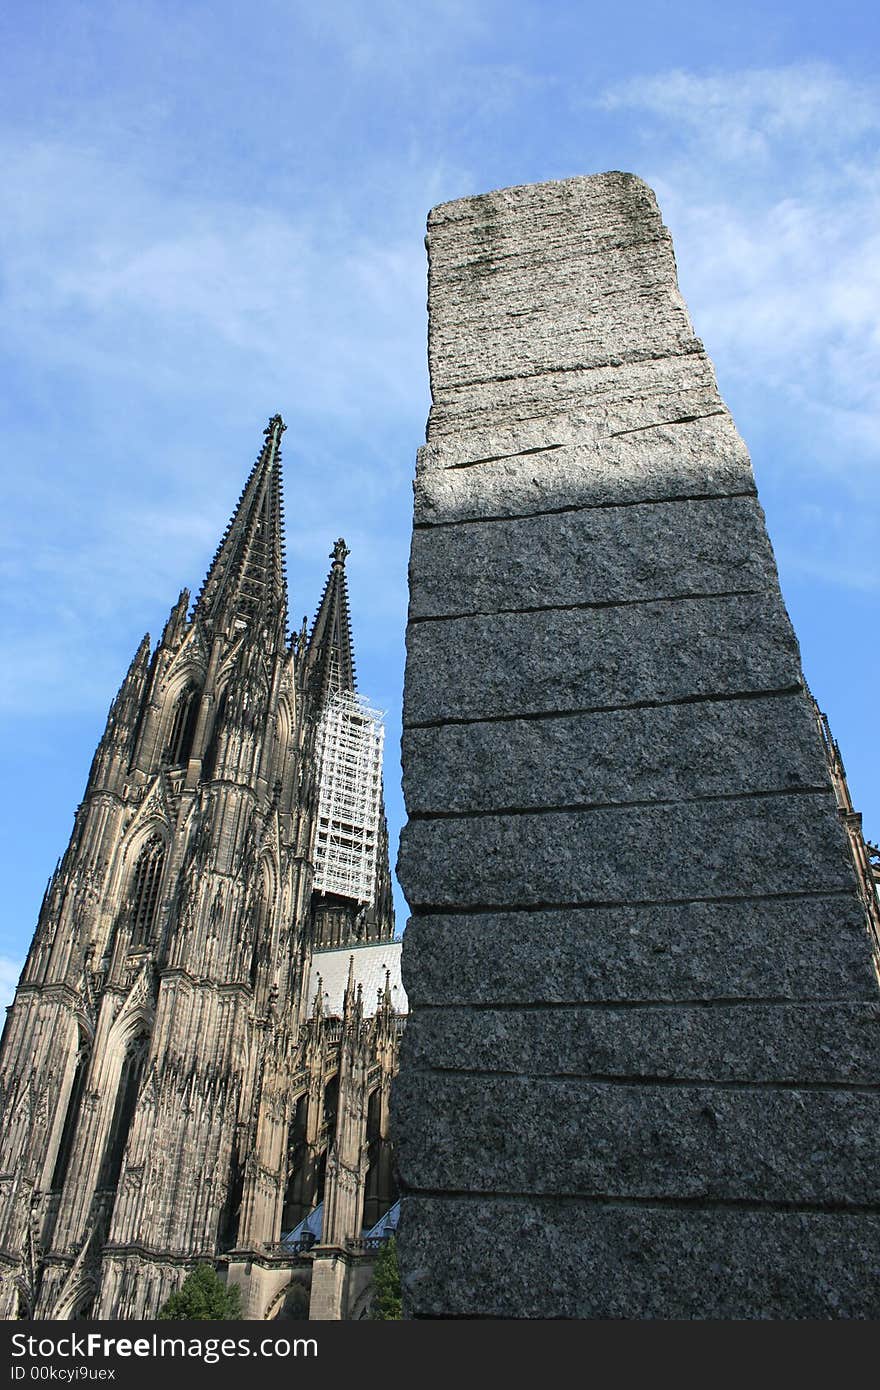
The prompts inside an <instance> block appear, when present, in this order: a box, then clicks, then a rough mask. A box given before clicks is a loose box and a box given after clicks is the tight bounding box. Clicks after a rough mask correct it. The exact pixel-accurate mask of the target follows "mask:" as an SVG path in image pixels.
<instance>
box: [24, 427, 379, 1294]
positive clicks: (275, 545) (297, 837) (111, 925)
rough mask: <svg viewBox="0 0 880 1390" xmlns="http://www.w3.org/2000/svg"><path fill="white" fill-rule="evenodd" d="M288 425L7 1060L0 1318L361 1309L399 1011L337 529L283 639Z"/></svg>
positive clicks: (110, 735)
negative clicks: (215, 1280)
mask: <svg viewBox="0 0 880 1390" xmlns="http://www.w3.org/2000/svg"><path fill="white" fill-rule="evenodd" d="M284 428H285V427H284V424H283V422H282V420H281V417H280V416H275V417H274V419H272V420H271V421H270V422H269V426H268V428H267V430H266V432H265V443H264V445H263V448H262V450H261V452H260V455H259V457H258V459H257V462H256V464H255V465H254V468H253V470H252V472H251V474H250V477H249V478H248V481H247V484H246V486H245V489H244V491H243V493H242V495H241V498H240V500H239V503H238V506H237V507H236V509H235V512H234V514H233V517H232V520H231V521H230V523H229V526H228V527H227V529H226V532H225V534H224V536H223V539H222V541H221V543H220V546H219V548H218V550H217V553H216V555H215V557H214V560H213V563H212V564H211V567H210V570H209V572H208V576H207V578H206V580H205V583H204V585H203V587H202V590H201V592H200V594H199V596H198V598H197V600H196V602H195V605H194V606H193V607H192V611H191V613H190V596H189V593H188V592H187V591H186V590H184V592H183V593H181V595H180V598H179V600H178V602H177V603H176V604H175V606H174V607H173V609H172V610H171V614H170V617H169V618H168V621H167V623H166V625H165V628H164V631H163V633H162V636H161V639H160V641H159V643H158V644H157V646H156V647H155V649H153V650H151V645H150V639H149V637H148V636H147V637H145V638H144V640H143V641H142V643H141V645H140V647H139V648H138V650H137V653H136V654H135V657H134V660H133V661H132V663H131V666H130V668H129V670H128V673H127V675H126V677H125V679H124V681H123V683H122V686H121V688H120V690H119V693H118V695H117V696H116V699H115V700H114V701H113V704H112V706H111V708H110V713H109V717H108V720H107V727H106V730H105V732H104V735H103V737H102V739H101V741H100V744H99V745H98V749H97V751H96V753H95V756H94V760H93V762H92V766H91V771H90V773H89V779H88V785H87V787H86V791H85V796H84V798H83V801H82V804H81V806H80V807H79V809H78V811H77V813H76V818H75V822H74V827H73V834H72V836H71V840H70V844H69V846H68V848H67V851H66V853H65V855H64V857H63V859H62V860H61V861H60V863H59V866H58V868H57V870H56V872H55V874H54V876H53V877H52V879H51V881H50V883H49V886H48V888H47V890H46V895H45V898H44V900H43V905H42V908H41V911H40V916H39V921H38V924H37V929H36V934H35V936H34V939H33V943H32V945H31V948H30V952H29V955H28V958H27V961H26V964H25V967H24V971H23V974H22V977H21V981H20V983H19V986H18V990H17V993H16V997H15V1002H14V1004H13V1005H12V1007H11V1008H10V1010H9V1014H8V1019H7V1023H6V1028H5V1031H4V1034H3V1040H2V1048H0V1106H2V1115H3V1122H2V1141H0V1316H2V1317H6V1318H14V1317H36V1318H75V1317H81V1318H82V1317H85V1318H88V1317H93V1318H150V1317H154V1316H155V1315H156V1313H157V1312H158V1310H159V1308H160V1307H161V1305H162V1304H163V1302H164V1301H165V1300H166V1298H167V1297H168V1296H169V1294H170V1293H172V1292H173V1291H174V1290H175V1289H177V1288H178V1287H179V1286H180V1284H181V1283H182V1281H183V1279H184V1277H185V1275H186V1273H187V1272H188V1271H189V1270H190V1269H191V1268H192V1267H193V1266H194V1265H195V1264H196V1263H198V1262H201V1261H207V1262H209V1263H211V1264H212V1265H214V1266H215V1267H216V1268H218V1269H219V1270H220V1271H221V1273H225V1277H226V1278H227V1280H228V1282H229V1283H232V1284H237V1285H238V1286H239V1288H240V1290H241V1294H242V1309H243V1313H244V1316H246V1317H249V1318H266V1317H275V1316H297V1317H303V1316H311V1317H322V1318H353V1317H355V1318H356V1317H358V1316H363V1315H364V1312H365V1310H366V1308H367V1306H368V1300H369V1288H370V1276H371V1265H372V1261H373V1259H374V1252H375V1250H376V1249H377V1248H378V1246H379V1244H380V1243H381V1241H382V1240H383V1239H385V1238H386V1237H387V1235H388V1232H389V1231H390V1230H391V1229H393V1225H394V1218H395V1212H396V1203H395V1198H396V1192H395V1188H394V1170H393V1162H392V1154H391V1146H390V1139H389V1132H388V1108H389V1092H390V1084H391V1077H392V1075H393V1074H394V1072H395V1070H396V1068H397V1059H398V1050H399V1039H400V1034H401V1031H402V1028H403V1023H404V1016H405V1012H406V999H405V995H404V992H403V988H402V985H401V983H400V944H399V942H395V941H394V914H393V908H392V900H391V883H390V875H389V868H388V837H387V831H386V826H385V815H384V807H383V794H382V776H381V752H382V732H383V731H382V727H381V718H380V716H379V715H377V713H376V712H375V711H373V710H371V709H370V708H369V706H368V705H367V704H366V703H365V701H364V700H363V699H362V698H361V697H360V696H359V695H358V694H357V692H356V686H355V673H354V661H353V656H352V645H351V633H350V625H349V605H348V592H347V586H346V576H345V559H346V555H347V554H348V552H347V550H346V547H345V543H344V542H343V541H342V540H339V541H337V542H336V545H335V547H334V549H333V552H332V566H331V569H330V574H329V578H328V580H327V584H326V586H325V589H324V592H323V595H322V597H321V601H320V605H319V607H318V612H317V616H316V619H315V622H314V624H313V626H312V629H311V632H309V631H308V629H307V627H306V624H305V623H304V624H303V628H302V630H301V631H300V632H299V633H297V634H296V635H294V636H293V637H292V638H291V639H290V640H288V636H287V632H288V614H287V593H286V584H285V578H284V556H283V515H282V501H281V473H280V457H281V450H280V445H281V435H282V433H283V431H284Z"/></svg>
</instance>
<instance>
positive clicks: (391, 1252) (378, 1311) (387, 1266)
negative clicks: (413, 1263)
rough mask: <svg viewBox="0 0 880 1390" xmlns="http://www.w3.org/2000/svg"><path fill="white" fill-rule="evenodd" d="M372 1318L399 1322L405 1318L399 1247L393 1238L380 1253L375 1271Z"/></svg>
mask: <svg viewBox="0 0 880 1390" xmlns="http://www.w3.org/2000/svg"><path fill="white" fill-rule="evenodd" d="M370 1317H371V1318H376V1319H381V1318H385V1319H391V1320H399V1319H401V1318H402V1317H403V1303H402V1302H401V1297H400V1269H399V1268H398V1264H397V1245H396V1244H395V1241H394V1237H393V1236H391V1237H390V1239H389V1240H386V1242H385V1244H384V1245H383V1246H382V1248H381V1250H380V1251H379V1254H378V1257H377V1259H376V1268H375V1269H374V1271H373V1308H372V1312H371V1313H370Z"/></svg>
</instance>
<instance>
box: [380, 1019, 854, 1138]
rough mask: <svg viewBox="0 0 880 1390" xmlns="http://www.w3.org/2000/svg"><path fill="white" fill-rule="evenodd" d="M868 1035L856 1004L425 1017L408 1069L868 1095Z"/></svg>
mask: <svg viewBox="0 0 880 1390" xmlns="http://www.w3.org/2000/svg"><path fill="white" fill-rule="evenodd" d="M878 1026H880V1003H877V1004H865V1003H861V1002H859V1003H857V1004H839V1003H836V1002H835V1003H833V1004H824V1005H820V1006H817V1005H816V1004H814V1003H809V1004H807V1003H801V1002H799V1003H797V1004H779V1003H774V1004H747V1003H741V1004H729V1003H723V1002H715V1003H711V1004H709V1003H695V1004H692V1005H691V1007H690V1008H683V1007H681V1005H680V1003H679V1004H676V1006H674V1007H672V1008H670V1007H669V1006H668V1005H666V1006H662V1007H661V1006H658V1005H656V1004H651V1005H646V1006H644V1007H641V1008H633V1007H632V1006H628V1007H626V1008H622V1007H620V1006H619V1005H618V1006H615V1005H593V1006H589V1007H588V1006H585V1005H582V1004H581V1005H578V1004H573V1005H571V1006H570V1007H569V1008H567V1009H565V1008H546V1007H545V1008H535V1007H531V1008H527V1009H517V1008H505V1009H499V1008H494V1009H462V1008H458V1009H455V1008H449V1009H427V1010H426V1011H425V1012H424V1014H423V1015H422V1018H421V1019H420V1022H419V1027H418V1029H416V1031H415V1033H414V1035H413V1036H414V1046H413V1047H412V1049H411V1052H410V1064H411V1066H413V1067H419V1068H422V1069H424V1070H428V1069H429V1068H433V1069H435V1070H436V1071H449V1072H459V1073H460V1072H465V1071H473V1072H476V1073H478V1074H479V1073H481V1072H483V1073H489V1072H496V1073H501V1072H515V1073H518V1074H519V1075H521V1076H557V1077H558V1076H561V1075H564V1076H579V1077H583V1078H590V1077H597V1078H606V1079H607V1078H610V1079H622V1078H629V1079H634V1078H640V1079H642V1080H649V1081H650V1080H652V1079H661V1080H666V1081H682V1080H690V1081H706V1082H718V1081H720V1082H727V1081H731V1082H733V1081H737V1082H751V1083H755V1082H775V1083H785V1082H788V1083H797V1082H801V1083H806V1082H809V1083H810V1084H817V1083H833V1082H844V1083H848V1082H852V1083H854V1084H857V1085H861V1086H864V1085H866V1084H868V1085H871V1084H873V1085H877V1084H878V1083H880V1055H878V1050H877V1029H878ZM405 1140H406V1136H403V1142H404V1143H405Z"/></svg>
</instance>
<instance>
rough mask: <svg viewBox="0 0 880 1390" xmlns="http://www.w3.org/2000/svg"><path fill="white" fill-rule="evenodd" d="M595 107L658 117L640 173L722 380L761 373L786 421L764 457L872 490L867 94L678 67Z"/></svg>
mask: <svg viewBox="0 0 880 1390" xmlns="http://www.w3.org/2000/svg"><path fill="white" fill-rule="evenodd" d="M599 104H600V105H601V106H602V107H603V108H604V109H606V110H611V111H615V112H620V111H629V112H630V113H633V114H635V115H636V116H638V115H639V114H640V113H644V114H645V115H647V116H650V118H651V123H652V125H651V132H650V135H649V134H648V132H647V130H646V131H645V132H644V136H645V145H646V154H647V158H648V160H649V164H648V167H647V169H646V177H648V179H649V181H650V182H652V183H653V185H654V187H655V188H656V190H657V193H658V196H659V198H660V203H661V207H662V209H663V212H664V216H665V219H666V221H667V223H668V224H669V226H670V229H671V231H672V233H673V237H674V240H675V245H676V251H677V255H678V261H679V266H680V269H681V282H682V288H683V291H684V293H685V297H686V299H687V300H688V303H689V305H690V307H691V309H692V311H693V315H694V319H695V323H696V328H697V331H698V332H700V333H702V334H703V336H704V337H705V339H706V341H707V342H708V344H709V347H710V350H711V353H712V356H713V358H714V359H715V362H716V365H717V367H718V370H719V376H720V378H721V384H722V390H724V389H725V383H728V384H732V385H733V387H734V389H735V390H737V391H739V390H742V391H743V392H745V391H748V392H749V393H750V399H751V400H752V401H753V402H754V401H755V398H756V390H757V388H756V383H757V382H758V381H760V380H763V390H764V396H765V408H766V409H773V410H775V412H776V419H777V431H776V433H777V434H779V433H780V431H779V428H778V424H779V422H780V421H781V420H782V419H785V421H786V425H787V429H788V433H789V437H790V440H791V442H792V446H793V447H792V448H791V449H790V450H786V451H785V452H784V453H783V454H782V455H781V456H780V455H779V454H778V453H777V455H776V456H775V458H774V459H773V460H771V461H769V462H768V465H767V466H768V467H770V468H784V469H786V470H788V471H791V470H792V469H797V470H798V471H799V473H800V474H802V475H803V474H810V473H812V474H814V475H816V476H817V477H819V476H826V477H827V476H828V475H833V477H834V480H835V486H836V487H843V488H846V489H848V490H849V491H850V492H851V493H852V494H853V495H854V496H858V497H859V498H864V499H865V500H866V501H868V500H869V499H870V498H871V497H873V496H875V495H876V494H875V478H876V468H877V457H878V453H880V400H878V395H877V381H878V379H880V230H878V229H880V160H878V156H877V150H878V148H880V101H878V99H877V97H876V95H875V91H874V90H873V89H872V88H870V87H868V86H867V85H865V84H860V83H858V82H854V81H851V80H850V79H848V78H847V77H846V76H844V75H843V74H841V73H840V72H838V71H836V70H835V69H833V68H831V67H829V66H826V65H821V64H803V65H795V66H790V67H785V68H779V69H758V70H746V71H742V72H729V73H725V74H715V75H699V74H694V73H688V72H682V71H674V72H669V73H666V74H660V75H656V76H653V77H648V78H646V79H644V80H639V81H626V82H623V83H619V84H616V85H615V86H613V87H610V88H609V89H608V90H607V91H606V92H604V93H603V94H602V95H601V97H600V98H599ZM873 505H874V506H876V503H874V504H873ZM845 573H846V571H845V569H844V568H841V570H840V571H839V573H838V581H839V582H842V583H846V582H847V580H846V578H845ZM858 573H859V574H860V575H861V577H862V580H863V581H864V580H865V577H866V570H865V567H864V566H862V567H859V568H858ZM869 573H870V574H871V575H873V576H874V578H872V579H871V581H870V582H871V583H876V566H872V567H870V571H869Z"/></svg>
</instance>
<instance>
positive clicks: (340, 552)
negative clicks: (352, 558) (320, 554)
mask: <svg viewBox="0 0 880 1390" xmlns="http://www.w3.org/2000/svg"><path fill="white" fill-rule="evenodd" d="M350 554H351V551H350V550H349V548H348V546H347V545H346V544H345V541H344V540H343V539H342V536H340V537H339V540H338V541H336V542H334V545H333V549H332V550H331V551H330V559H331V560H332V561H333V563H334V565H344V564H345V557H346V556H347V555H350Z"/></svg>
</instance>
